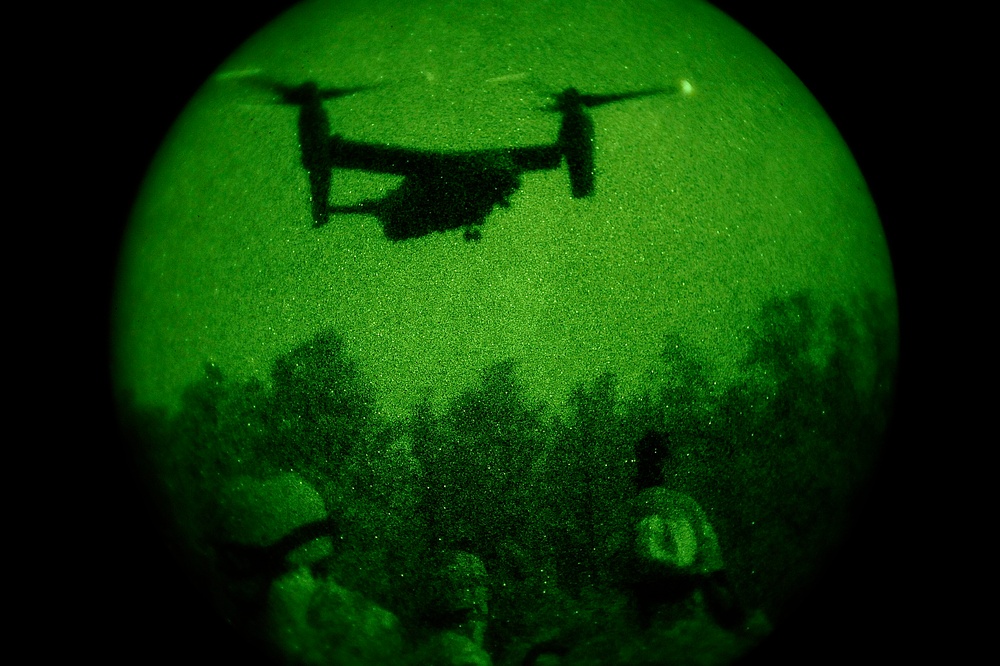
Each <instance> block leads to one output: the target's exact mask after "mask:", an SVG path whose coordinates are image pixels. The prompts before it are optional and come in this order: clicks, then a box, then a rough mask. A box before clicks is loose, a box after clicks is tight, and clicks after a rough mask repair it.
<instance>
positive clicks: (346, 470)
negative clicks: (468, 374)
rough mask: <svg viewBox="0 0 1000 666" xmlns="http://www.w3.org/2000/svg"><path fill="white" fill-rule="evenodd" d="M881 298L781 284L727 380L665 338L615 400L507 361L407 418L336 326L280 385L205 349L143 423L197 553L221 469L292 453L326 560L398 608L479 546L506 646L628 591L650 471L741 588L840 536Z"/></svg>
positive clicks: (498, 634)
mask: <svg viewBox="0 0 1000 666" xmlns="http://www.w3.org/2000/svg"><path fill="white" fill-rule="evenodd" d="M887 311H890V312H891V308H885V307H883V304H881V303H878V302H876V301H875V300H874V299H868V300H865V301H862V302H860V303H855V304H851V306H850V308H849V309H848V308H846V307H841V306H834V307H833V308H831V309H829V310H821V309H820V307H819V305H818V303H817V302H816V301H815V300H813V299H811V298H810V297H808V296H807V295H796V296H793V297H791V298H787V299H777V300H774V301H771V302H769V303H768V304H767V305H765V307H764V308H763V310H762V312H761V315H760V317H759V318H758V319H757V320H756V323H755V325H754V327H753V328H752V329H751V330H750V332H749V334H748V337H747V340H746V345H747V347H746V348H747V354H746V357H745V360H744V363H743V368H742V371H741V373H740V375H739V378H738V379H737V380H736V381H732V382H730V383H729V384H728V386H726V387H725V388H723V389H715V388H714V384H713V381H712V375H711V367H710V365H709V364H708V363H706V362H705V361H704V360H702V359H700V358H699V356H698V355H697V353H695V352H694V351H693V350H692V349H691V348H690V347H688V346H687V345H685V344H684V343H682V342H681V341H679V340H678V339H674V338H669V339H667V340H666V341H665V344H664V352H663V355H662V367H661V369H660V375H659V376H658V378H657V379H656V381H655V382H654V383H653V384H652V385H651V386H650V387H649V392H648V394H647V395H645V396H643V397H642V398H641V399H630V400H622V399H620V398H617V397H616V380H615V378H614V376H611V375H602V376H599V377H596V378H594V379H593V380H591V381H590V382H587V383H585V384H582V385H580V386H579V387H577V388H576V390H575V391H573V393H572V395H571V397H570V401H569V410H568V412H567V413H565V414H562V415H557V414H555V413H554V412H552V411H551V410H548V408H546V407H545V406H543V405H537V404H532V403H531V402H529V401H528V400H527V398H526V397H525V395H526V391H525V390H524V388H523V387H522V386H521V385H520V383H519V380H518V373H517V368H516V366H515V364H514V363H513V362H504V363H500V364H498V365H496V366H493V367H491V368H489V369H487V370H486V371H485V372H484V373H483V375H482V377H481V380H480V382H479V383H478V385H476V386H474V387H471V388H469V389H468V390H466V391H465V392H464V393H462V394H461V395H459V396H458V397H457V398H456V399H455V400H453V401H452V402H451V403H450V404H449V405H447V407H446V408H445V409H443V410H442V409H435V408H433V407H432V406H431V405H430V404H427V403H422V404H418V405H417V406H416V407H415V408H414V409H413V411H412V413H411V415H410V417H409V418H408V419H406V420H404V421H401V422H397V423H387V422H382V421H380V420H378V419H377V418H376V416H375V410H374V408H373V400H372V395H371V392H370V389H369V387H368V385H367V384H366V383H365V382H364V381H363V378H362V377H361V375H360V373H359V371H358V368H357V366H356V365H355V363H354V362H353V361H352V360H351V359H349V358H348V356H347V355H346V354H345V352H344V349H343V344H342V342H341V340H340V339H339V338H338V337H337V336H336V335H335V334H332V333H328V334H324V335H321V336H318V337H317V338H315V339H314V340H312V341H310V342H308V343H307V344H305V345H302V346H301V347H299V348H297V349H295V350H294V351H292V352H291V353H289V354H286V355H284V356H282V357H281V358H279V359H278V360H277V361H276V363H275V365H274V368H273V371H272V377H271V380H272V382H271V386H270V387H265V386H264V385H263V384H261V383H260V382H258V381H255V380H251V381H249V382H243V383H239V382H233V381H229V380H227V379H226V378H225V377H224V375H223V374H222V372H221V371H220V370H219V369H218V368H216V367H215V366H212V365H208V366H206V369H205V376H204V378H203V379H202V380H200V381H199V382H197V383H195V384H193V385H192V386H191V387H189V389H188V390H187V391H186V392H185V394H184V397H183V404H182V408H181V410H180V411H179V412H178V413H177V414H176V415H174V416H170V417H168V416H167V415H166V414H164V413H162V412H142V413H138V412H137V413H136V414H135V418H134V422H135V423H136V424H137V428H138V429H140V430H141V431H142V436H143V438H144V439H146V440H148V441H151V442H155V443H156V445H155V446H153V447H152V450H153V451H156V452H158V453H157V454H156V455H155V456H154V460H153V464H154V466H155V468H156V470H157V475H158V479H159V480H160V481H161V482H162V483H161V487H162V488H163V490H164V491H165V492H164V495H165V496H166V497H167V498H168V500H169V502H170V511H171V512H172V514H173V516H174V517H176V518H177V522H178V524H179V525H181V529H180V535H181V537H182V538H183V540H184V541H185V542H186V543H187V544H188V547H189V548H190V549H191V550H192V551H193V552H195V553H200V554H201V556H202V558H203V560H204V562H206V563H207V566H208V567H209V568H213V567H216V566H217V565H218V562H217V561H216V560H217V558H218V557H219V556H220V555H219V552H221V551H217V550H213V548H215V547H216V546H217V545H218V544H213V535H214V533H215V530H216V529H217V519H216V517H215V516H216V513H217V510H216V509H217V507H216V503H217V502H218V493H219V492H220V489H221V487H222V485H223V484H224V483H225V482H226V480H227V479H231V478H234V477H236V476H239V475H243V476H250V477H255V478H259V479H266V478H269V477H273V476H274V475H276V474H278V473H281V472H287V471H295V472H296V473H298V474H299V475H300V476H301V477H303V478H304V479H306V480H307V481H308V482H309V483H310V484H311V485H312V487H314V488H316V489H317V490H318V491H319V492H320V494H321V496H322V497H323V500H324V502H325V504H326V507H327V510H328V512H329V514H330V523H329V524H331V525H336V526H337V532H338V540H337V544H338V545H337V549H338V550H337V552H335V553H334V554H333V555H332V556H330V558H329V559H328V561H327V562H326V563H325V564H324V567H325V570H326V571H328V572H330V573H331V574H332V575H335V576H337V577H338V578H339V579H341V580H344V581H345V584H347V585H348V586H350V587H352V588H353V589H356V590H358V591H360V592H362V593H363V594H365V595H367V596H369V597H370V598H372V599H374V600H376V601H377V602H378V603H380V604H383V605H384V606H386V607H387V608H389V609H391V610H393V612H395V613H396V614H397V615H398V616H399V617H400V618H401V620H403V621H404V624H407V625H408V626H419V625H420V624H421V621H422V620H423V621H428V620H427V618H433V617H436V616H437V615H436V612H437V611H439V610H440V609H436V608H435V607H434V606H435V603H436V601H435V600H436V599H437V598H438V597H437V593H436V591H435V590H436V586H437V585H438V584H439V581H438V574H437V573H435V572H436V571H437V569H439V568H440V563H441V562H443V561H444V559H443V557H444V555H443V554H444V553H446V552H447V551H449V550H466V551H471V552H474V553H475V554H476V555H477V556H478V557H479V558H480V559H481V560H482V561H483V563H484V564H485V566H486V569H487V571H488V572H489V575H490V595H491V596H490V615H491V617H490V625H489V627H490V628H489V635H488V644H489V645H488V647H489V648H490V649H491V652H492V653H493V654H494V656H495V658H498V657H499V656H501V655H502V654H503V653H504V651H509V650H514V649H521V650H522V653H523V652H524V651H526V650H527V646H528V645H529V644H531V643H532V642H535V641H538V640H542V639H544V638H545V637H546V636H549V637H551V635H552V633H553V632H554V631H558V630H559V627H560V625H561V624H563V623H564V620H563V619H560V618H565V617H566V616H567V614H568V613H574V612H576V611H575V610H574V609H576V610H579V609H580V608H586V607H589V608H590V612H597V610H596V609H598V608H600V607H601V606H602V605H606V604H605V603H604V600H602V595H603V594H610V595H621V594H623V592H622V591H623V590H625V589H626V588H627V587H628V586H627V585H626V584H625V581H626V579H627V578H628V572H627V571H624V570H623V567H627V566H628V565H627V563H628V562H629V554H630V550H629V549H630V548H631V547H632V537H631V532H630V522H629V521H630V514H629V510H630V509H629V507H630V502H631V500H632V498H633V497H635V495H636V494H637V493H638V492H639V491H640V490H641V489H643V488H646V487H650V486H653V485H665V486H667V487H669V488H672V489H676V490H679V491H681V492H684V493H687V494H689V495H690V496H691V497H693V498H694V499H695V500H696V501H697V502H698V503H699V504H700V505H701V506H702V507H704V509H705V511H706V512H707V513H708V515H709V518H710V520H711V521H712V523H713V524H714V525H715V528H716V531H717V533H718V535H719V539H720V543H721V545H722V549H723V554H724V556H725V559H726V562H727V565H728V576H729V580H730V581H731V582H732V587H733V589H734V590H735V592H736V594H737V596H738V597H739V602H737V601H732V603H734V604H735V603H742V605H744V606H748V607H754V608H756V607H763V608H765V609H767V610H768V611H769V612H774V611H775V610H777V609H779V608H780V604H781V602H783V601H784V600H787V598H788V597H789V596H790V595H791V594H792V593H794V591H795V590H797V589H799V588H800V587H801V586H802V585H803V583H804V582H805V581H807V579H808V575H809V573H810V571H811V570H812V569H813V568H814V566H815V563H816V561H817V559H818V558H820V557H821V556H822V554H823V553H824V552H825V551H826V549H828V548H829V547H830V545H831V544H832V543H833V542H834V541H835V539H836V538H837V537H838V535H839V531H840V528H841V527H842V524H843V523H844V521H845V520H846V519H847V517H848V515H849V514H848V508H849V507H850V501H849V500H850V497H851V496H852V494H853V492H854V491H855V490H856V489H857V487H858V484H859V483H860V482H861V480H862V479H863V477H864V474H865V472H866V470H867V469H868V467H869V465H870V464H871V462H872V458H873V456H874V455H875V452H876V451H877V445H878V440H879V438H880V436H881V432H882V429H883V427H884V425H885V424H884V419H885V417H886V414H887V411H888V400H889V398H890V393H891V391H890V389H891V383H892V372H893V368H894V365H895V329H894V326H895V322H894V321H892V320H890V319H888V318H887V317H886V315H885V312H887ZM279 545H280V544H279ZM275 548H277V546H273V547H272V548H271V550H270V551H267V552H268V553H271V552H272V551H274V549H275ZM275 552H276V551H275ZM282 552H283V551H282ZM269 562H270V560H269ZM271 564H272V565H273V562H272V563H271ZM727 589H728V588H727ZM616 598H617V597H616ZM727 603H730V602H727ZM588 605H589V606H588ZM584 615H586V613H584ZM518 646H519V647H518Z"/></svg>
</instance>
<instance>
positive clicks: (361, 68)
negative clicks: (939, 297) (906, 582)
mask: <svg viewBox="0 0 1000 666" xmlns="http://www.w3.org/2000/svg"><path fill="white" fill-rule="evenodd" d="M116 298H117V300H116V317H117V319H116V322H115V329H116V332H115V336H116V337H115V343H114V345H115V352H116V365H115V377H116V384H117V387H118V389H119V390H120V392H121V395H123V396H128V397H127V398H123V399H122V401H121V402H122V413H123V414H124V415H125V418H126V421H127V422H128V423H129V425H130V428H131V429H132V430H133V431H134V433H135V434H136V436H137V437H138V440H139V441H140V442H141V451H140V454H141V456H142V457H143V459H144V463H145V465H146V466H147V468H148V469H150V470H151V472H150V474H149V477H148V485H149V487H150V491H151V492H152V493H153V494H154V495H155V496H156V497H157V498H158V499H159V500H160V501H161V503H162V506H163V507H164V509H165V511H166V512H167V515H168V516H169V517H170V520H171V524H172V526H173V531H172V538H173V539H174V540H175V541H176V544H177V545H178V546H179V547H180V550H181V551H182V552H184V553H186V555H187V557H188V560H189V564H190V565H191V567H192V568H193V570H194V571H196V572H197V573H198V575H199V576H201V577H202V579H204V580H206V581H207V582H206V585H209V586H210V587H212V589H213V590H215V592H216V594H217V597H218V599H219V602H218V603H219V610H220V613H222V614H223V615H224V616H225V617H226V618H227V619H228V620H230V621H231V622H233V623H234V624H236V625H237V626H239V627H240V628H242V629H243V630H245V631H246V634H247V637H248V638H247V640H248V641H249V640H263V641H264V643H265V644H266V646H267V647H268V649H270V650H271V651H273V653H274V654H275V655H276V656H277V657H278V658H279V660H281V661H285V662H287V663H293V664H316V665H320V664H362V665H363V664H371V665H376V664H476V665H487V664H494V665H497V666H500V665H508V664H511V665H513V664H538V665H541V664H560V665H566V666H569V665H572V664H662V663H670V664H726V663H730V662H732V661H734V660H735V659H737V658H739V657H740V656H741V655H743V654H745V653H746V652H747V651H748V650H749V649H751V648H752V647H753V646H755V645H756V644H758V643H759V642H760V641H761V640H762V639H763V638H764V637H766V636H767V635H769V634H770V632H771V631H772V628H773V627H774V626H776V625H777V626H780V623H781V617H782V612H783V610H785V609H786V608H787V604H788V602H789V600H790V599H791V598H793V596H794V595H796V594H797V593H799V592H800V591H801V590H802V589H803V587H804V586H806V585H807V584H808V582H809V580H810V577H811V576H812V575H813V574H814V573H815V569H816V566H817V563H818V562H819V561H820V559H821V558H822V557H823V555H824V554H825V553H827V552H829V550H830V549H831V547H833V546H834V545H835V544H836V543H837V542H838V540H839V539H840V538H841V536H842V534H843V530H844V527H845V523H846V520H847V518H848V505H849V502H850V500H851V498H852V496H853V495H854V494H855V491H856V490H857V488H858V486H859V484H860V483H861V482H862V481H863V480H864V478H865V477H866V475H867V474H868V472H869V470H870V467H871V463H872V461H873V459H874V456H875V455H876V453H877V451H878V448H879V445H880V443H881V440H882V438H883V433H884V428H885V422H886V418H887V408H888V403H889V400H890V399H891V392H892V379H893V373H894V369H895V365H896V353H897V321H896V296H895V289H894V285H893V279H892V268H891V265H890V262H889V257H888V252H887V249H886V245H885V239H884V236H883V232H882V228H881V225H880V222H879V219H878V216H877V213H876V210H875V207H874V204H873V202H872V200H871V198H870V196H869V194H868V191H867V187H866V186H865V182H864V179H863V178H862V176H861V174H860V172H859V171H858V168H857V166H856V164H855V162H854V160H853V158H852V157H851V154H850V152H849V150H848V149H847V147H846V146H845V145H844V143H843V141H842V139H841V138H840V136H839V134H838V133H837V131H836V129H835V128H834V126H833V125H832V123H831V122H830V120H829V119H828V118H827V116H826V114H825V113H824V112H823V110H822V109H821V108H820V107H819V106H818V104H817V102H816V101H815V100H814V99H813V98H812V96H811V95H810V94H809V92H808V91H807V90H806V89H805V87H804V86H803V85H802V84H801V82H800V81H798V79H796V77H795V76H794V75H793V74H792V73H791V72H790V71H788V69H787V68H786V67H785V66H784V65H783V64H782V63H781V61H780V60H778V59H777V58H776V57H775V56H774V55H773V54H772V53H771V52H770V51H768V49H767V48H766V47H764V46H763V45H762V44H760V42H758V41H757V40H756V39H755V38H753V37H752V36H751V35H749V34H748V33H747V32H746V31H744V30H743V29H742V28H740V27H739V26H738V25H736V24H735V23H734V22H733V21H732V20H730V19H729V18H727V17H726V16H725V15H723V14H722V13H721V12H719V11H718V10H716V9H714V8H713V7H711V6H709V5H707V4H705V3H703V2H698V1H694V0H690V1H689V0H670V1H667V2H653V1H652V0H627V1H623V2H614V3H612V2H607V3H602V2H597V3H590V2H584V1H583V0H558V1H554V2H548V3H523V2H514V1H512V0H496V1H493V2H485V1H479V0H476V1H472V2H461V3H448V2H430V1H428V2H414V3H399V2H390V1H385V2H378V1H374V2H365V3H352V2H335V1H332V0H331V1H317V2H310V3H305V4H303V5H300V6H298V7H296V8H294V9H292V10H291V11H289V12H287V13H286V14H285V15H283V16H282V17H280V18H279V19H277V20H276V21H275V22H274V23H272V24H271V25H270V26H268V27H267V28H265V29H264V30H262V31H261V32H260V33H259V34H257V35H256V36H254V37H253V38H252V39H250V40H249V41H248V42H247V43H246V44H245V45H244V46H243V47H241V48H240V49H239V50H238V51H237V52H236V53H235V54H234V55H233V56H232V57H231V58H230V59H229V60H228V61H226V62H225V63H224V64H223V65H222V67H221V68H220V69H219V70H218V71H217V72H216V73H215V74H214V75H213V76H212V77H211V78H210V80H209V81H207V82H206V83H205V85H204V86H203V88H202V89H201V90H200V91H199V92H198V94H197V95H196V97H195V98H194V99H193V100H192V101H191V103H190V104H189V106H188V107H187V109H186V110H185V111H184V113H183V115H182V116H181V118H180V119H179V120H178V121H177V123H176V125H175V127H174V129H173V130H172V132H171V134H170V135H169V137H168V138H167V140H166V141H165V142H164V144H163V146H162V148H161V150H160V152H159V154H158V156H157V158H156V160H155V162H154V164H153V166H152V167H151V169H150V172H149V175H148V177H147V180H146V182H145V185H144V188H143V191H142V193H141V195H140V197H139V200H138V201H137V203H136V206H135V209H134V213H133V216H132V220H131V223H130V229H129V232H128V236H127V238H126V242H125V245H124V250H123V254H122V259H121V268H120V273H119V282H118V292H117V297H116Z"/></svg>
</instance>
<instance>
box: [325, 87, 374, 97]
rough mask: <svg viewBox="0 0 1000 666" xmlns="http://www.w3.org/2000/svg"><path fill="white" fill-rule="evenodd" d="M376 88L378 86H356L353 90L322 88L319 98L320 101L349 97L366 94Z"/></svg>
mask: <svg viewBox="0 0 1000 666" xmlns="http://www.w3.org/2000/svg"><path fill="white" fill-rule="evenodd" d="M376 87H377V86H354V87H353V88H320V89H319V96H320V99H336V98H337V97H347V96H348V95H353V94H354V93H359V92H364V91H365V90H371V89H373V88H376Z"/></svg>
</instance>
